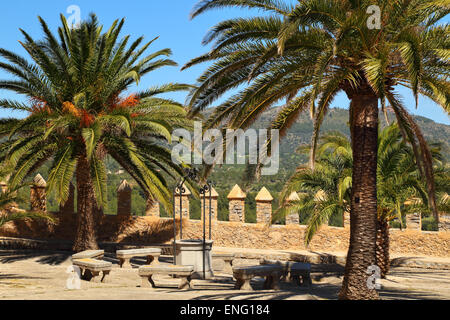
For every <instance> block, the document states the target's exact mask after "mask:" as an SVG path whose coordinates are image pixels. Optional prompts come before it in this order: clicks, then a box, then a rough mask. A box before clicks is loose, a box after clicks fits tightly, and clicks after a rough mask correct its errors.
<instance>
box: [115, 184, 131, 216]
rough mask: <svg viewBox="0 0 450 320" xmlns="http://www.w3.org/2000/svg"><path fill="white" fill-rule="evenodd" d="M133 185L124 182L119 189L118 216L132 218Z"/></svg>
mask: <svg viewBox="0 0 450 320" xmlns="http://www.w3.org/2000/svg"><path fill="white" fill-rule="evenodd" d="M131 191H132V188H131V185H130V184H129V183H128V181H127V180H123V181H122V182H121V183H120V185H119V187H118V188H117V215H118V216H131Z"/></svg>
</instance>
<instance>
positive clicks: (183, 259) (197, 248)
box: [175, 240, 214, 279]
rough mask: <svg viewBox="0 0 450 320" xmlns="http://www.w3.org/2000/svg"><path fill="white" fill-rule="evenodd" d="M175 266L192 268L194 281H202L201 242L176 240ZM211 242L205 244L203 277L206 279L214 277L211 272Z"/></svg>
mask: <svg viewBox="0 0 450 320" xmlns="http://www.w3.org/2000/svg"><path fill="white" fill-rule="evenodd" d="M175 243H176V248H177V265H183V266H194V273H193V275H192V277H193V278H194V279H203V240H177V241H175ZM212 245H213V241H212V240H206V243H205V249H206V250H205V276H206V279H210V278H212V277H214V274H213V270H212V255H211V249H212Z"/></svg>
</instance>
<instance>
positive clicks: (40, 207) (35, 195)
mask: <svg viewBox="0 0 450 320" xmlns="http://www.w3.org/2000/svg"><path fill="white" fill-rule="evenodd" d="M46 187H47V182H45V180H44V178H42V176H41V175H40V174H39V173H38V174H37V175H36V177H34V179H33V185H32V186H31V192H30V202H31V211H40V212H47V195H46V192H45V188H46Z"/></svg>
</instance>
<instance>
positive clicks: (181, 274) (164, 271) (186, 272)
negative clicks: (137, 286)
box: [139, 265, 194, 290]
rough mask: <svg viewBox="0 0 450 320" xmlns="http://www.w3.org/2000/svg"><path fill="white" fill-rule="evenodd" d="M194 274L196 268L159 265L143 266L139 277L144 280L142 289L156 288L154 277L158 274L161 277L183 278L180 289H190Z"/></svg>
mask: <svg viewBox="0 0 450 320" xmlns="http://www.w3.org/2000/svg"><path fill="white" fill-rule="evenodd" d="M193 272H194V266H177V265H165V266H163V265H158V266H142V267H140V268H139V276H140V277H141V278H142V287H144V288H149V287H150V284H151V287H153V288H155V287H156V285H155V282H154V281H153V279H152V277H153V276H154V275H157V274H161V275H174V276H177V277H178V278H181V281H180V284H179V285H178V289H180V290H182V289H190V288H192V285H191V277H192V274H193Z"/></svg>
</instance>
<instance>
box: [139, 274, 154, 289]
mask: <svg viewBox="0 0 450 320" xmlns="http://www.w3.org/2000/svg"><path fill="white" fill-rule="evenodd" d="M152 276H153V275H149V276H143V277H141V278H142V285H141V288H155V282H154V281H153V279H152Z"/></svg>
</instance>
